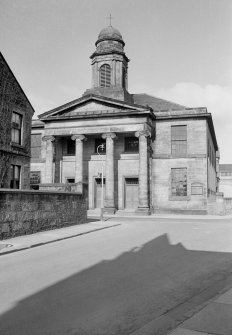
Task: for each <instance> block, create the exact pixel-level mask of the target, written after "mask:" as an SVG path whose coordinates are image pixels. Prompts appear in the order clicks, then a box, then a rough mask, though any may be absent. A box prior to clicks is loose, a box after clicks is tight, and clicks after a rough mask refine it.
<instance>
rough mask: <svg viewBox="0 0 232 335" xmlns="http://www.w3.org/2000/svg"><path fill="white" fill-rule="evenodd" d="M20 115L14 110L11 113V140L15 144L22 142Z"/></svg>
mask: <svg viewBox="0 0 232 335" xmlns="http://www.w3.org/2000/svg"><path fill="white" fill-rule="evenodd" d="M21 138H22V115H21V114H19V113H16V112H13V113H12V120H11V141H12V142H14V143H17V144H21V142H22V139H21Z"/></svg>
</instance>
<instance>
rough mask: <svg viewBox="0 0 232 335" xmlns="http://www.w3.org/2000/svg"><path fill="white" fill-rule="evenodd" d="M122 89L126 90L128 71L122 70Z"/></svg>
mask: <svg viewBox="0 0 232 335" xmlns="http://www.w3.org/2000/svg"><path fill="white" fill-rule="evenodd" d="M122 87H123V88H126V69H125V68H124V67H123V68H122Z"/></svg>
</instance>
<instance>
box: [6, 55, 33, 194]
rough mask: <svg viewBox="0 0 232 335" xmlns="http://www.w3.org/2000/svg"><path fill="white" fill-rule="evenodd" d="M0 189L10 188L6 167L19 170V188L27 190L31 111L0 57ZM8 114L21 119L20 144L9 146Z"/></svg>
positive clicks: (11, 143) (28, 184)
mask: <svg viewBox="0 0 232 335" xmlns="http://www.w3.org/2000/svg"><path fill="white" fill-rule="evenodd" d="M0 101H1V105H0V120H1V122H0V187H5V188H7V187H9V186H10V179H11V176H10V166H11V164H12V165H18V166H20V167H21V182H20V188H27V189H29V188H30V183H29V172H30V152H31V139H30V133H31V119H32V115H33V113H34V110H33V108H32V106H31V104H30V102H29V101H28V99H27V97H26V96H25V93H24V92H23V90H22V88H21V87H20V85H19V83H18V82H17V79H16V78H15V76H14V74H13V72H12V71H11V69H10V68H9V66H8V65H7V63H6V61H5V59H4V58H3V56H2V54H1V53H0ZM12 112H16V113H18V114H20V115H21V117H22V133H21V143H20V144H19V143H14V142H12V138H11V128H12Z"/></svg>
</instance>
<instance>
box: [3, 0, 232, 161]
mask: <svg viewBox="0 0 232 335" xmlns="http://www.w3.org/2000/svg"><path fill="white" fill-rule="evenodd" d="M110 13H111V15H112V17H113V20H112V25H113V26H114V27H115V28H117V29H118V30H119V31H120V32H121V34H122V36H123V39H124V42H125V52H126V55H127V57H128V58H129V59H130V63H129V74H128V82H129V92H130V93H148V94H152V95H154V96H157V97H160V98H164V99H167V100H171V101H173V102H176V103H179V104H183V105H185V106H187V107H207V109H208V112H209V113H211V114H212V116H213V121H214V126H215V130H216V136H217V141H218V145H219V148H220V154H221V160H220V163H230V164H232V150H231V146H232V1H231V0H114V1H113V0H0V51H1V52H2V54H3V56H4V57H5V59H6V61H7V62H8V64H9V66H10V68H11V69H12V71H13V72H14V74H15V76H16V78H17V79H18V81H19V83H20V85H21V86H22V88H23V90H24V92H25V93H26V95H27V97H28V98H29V100H30V102H31V104H32V106H33V107H34V109H35V114H34V118H36V117H37V115H39V114H41V113H43V112H45V111H48V110H50V109H52V108H55V107H58V106H60V105H62V104H64V103H66V102H69V101H71V100H74V99H77V98H79V97H80V96H81V95H82V94H83V93H84V91H85V90H86V89H88V88H90V87H91V60H90V59H89V57H90V55H91V54H92V53H93V52H94V50H95V42H96V40H97V36H98V34H99V32H100V31H101V29H102V28H104V27H106V26H108V25H109V19H108V17H109V14H110Z"/></svg>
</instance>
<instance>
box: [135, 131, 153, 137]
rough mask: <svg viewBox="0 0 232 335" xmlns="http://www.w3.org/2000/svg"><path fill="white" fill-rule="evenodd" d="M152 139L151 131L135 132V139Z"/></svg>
mask: <svg viewBox="0 0 232 335" xmlns="http://www.w3.org/2000/svg"><path fill="white" fill-rule="evenodd" d="M140 136H144V137H151V132H150V131H149V130H142V131H136V132H135V137H140Z"/></svg>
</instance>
